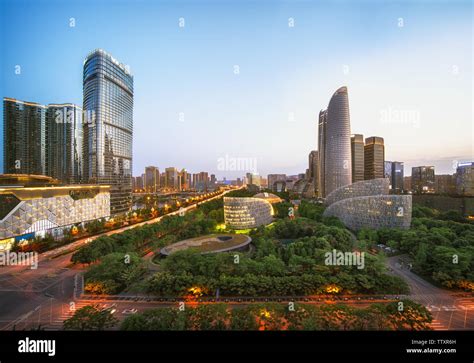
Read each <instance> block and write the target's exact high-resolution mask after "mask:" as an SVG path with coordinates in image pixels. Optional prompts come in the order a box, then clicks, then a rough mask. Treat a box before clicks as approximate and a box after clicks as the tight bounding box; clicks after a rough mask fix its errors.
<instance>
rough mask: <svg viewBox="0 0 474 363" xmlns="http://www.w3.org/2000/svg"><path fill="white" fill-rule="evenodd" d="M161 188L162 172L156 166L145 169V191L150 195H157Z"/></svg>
mask: <svg viewBox="0 0 474 363" xmlns="http://www.w3.org/2000/svg"><path fill="white" fill-rule="evenodd" d="M159 187H160V170H159V169H158V168H157V167H156V166H147V167H146V168H145V190H146V191H147V192H148V193H156V192H157V191H158V189H159Z"/></svg>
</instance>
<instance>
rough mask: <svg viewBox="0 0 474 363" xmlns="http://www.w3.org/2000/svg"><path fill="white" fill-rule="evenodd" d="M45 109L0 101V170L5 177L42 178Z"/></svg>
mask: <svg viewBox="0 0 474 363" xmlns="http://www.w3.org/2000/svg"><path fill="white" fill-rule="evenodd" d="M45 120H46V106H44V105H40V104H38V103H34V102H24V101H19V100H16V99H14V98H8V97H5V98H4V99H3V137H4V139H3V168H4V173H6V174H36V175H46V122H45Z"/></svg>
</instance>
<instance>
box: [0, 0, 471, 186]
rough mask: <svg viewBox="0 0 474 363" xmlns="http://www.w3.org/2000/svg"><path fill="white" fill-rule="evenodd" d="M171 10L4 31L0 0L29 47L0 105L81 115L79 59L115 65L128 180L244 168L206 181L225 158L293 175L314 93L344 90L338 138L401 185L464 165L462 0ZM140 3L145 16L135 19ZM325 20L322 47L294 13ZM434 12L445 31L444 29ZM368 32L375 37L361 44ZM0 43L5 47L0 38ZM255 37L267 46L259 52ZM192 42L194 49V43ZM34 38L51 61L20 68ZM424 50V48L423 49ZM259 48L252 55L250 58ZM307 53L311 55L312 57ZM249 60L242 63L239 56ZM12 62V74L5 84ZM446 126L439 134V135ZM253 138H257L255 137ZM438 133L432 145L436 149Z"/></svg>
mask: <svg viewBox="0 0 474 363" xmlns="http://www.w3.org/2000/svg"><path fill="white" fill-rule="evenodd" d="M24 3H25V4H28V6H31V7H33V8H35V7H36V6H38V5H36V4H35V3H32V2H28V1H25V2H24ZM182 4H183V7H182V9H181V10H179V11H178V10H176V8H175V7H174V8H173V7H171V6H168V5H167V4H166V3H164V4H161V3H158V4H156V3H149V2H146V1H145V2H143V4H141V5H142V6H141V7H140V11H138V8H137V9H135V7H134V6H131V7H127V11H126V14H125V12H124V10H123V9H121V8H120V6H118V5H117V3H116V2H108V3H107V6H106V5H105V4H99V5H94V6H95V10H96V11H95V12H93V14H88V16H87V17H86V16H84V15H85V14H84V11H85V10H84V9H82V8H81V7H80V6H79V5H78V3H75V2H72V3H71V4H68V7H67V9H66V8H63V7H61V6H53V4H52V3H48V4H47V6H45V7H39V8H38V9H37V10H38V12H44V11H50V12H53V13H54V14H55V15H56V16H55V17H54V18H55V19H57V21H56V22H55V21H53V22H51V23H50V24H48V25H46V24H43V23H42V22H39V21H38V20H37V19H34V18H33V17H32V15H28V17H27V19H25V22H18V23H16V22H15V19H16V18H17V17H18V16H20V14H17V13H16V12H15V6H14V5H13V3H11V2H3V3H2V5H1V6H2V10H3V11H2V14H4V15H3V16H4V17H5V24H7V25H8V26H5V27H4V28H2V35H3V37H4V39H13V38H15V39H23V37H24V36H26V35H28V37H29V38H31V37H32V36H33V37H34V39H31V40H32V42H31V44H30V45H29V47H28V49H24V48H22V47H20V46H19V45H18V44H11V47H10V46H9V47H6V48H5V49H4V50H3V53H4V57H2V58H3V62H4V65H5V66H4V67H2V79H3V80H4V82H2V85H3V88H2V95H3V97H12V98H16V99H19V100H23V101H30V102H37V103H40V104H48V103H74V104H78V105H82V97H81V95H82V87H81V86H82V82H81V75H82V72H81V68H82V60H84V58H85V57H86V55H87V54H88V53H89V52H90V51H92V50H93V49H95V48H103V49H105V50H106V51H108V52H110V53H111V54H113V55H114V56H115V57H117V58H118V59H120V60H121V61H122V62H124V63H126V64H129V65H130V68H131V71H132V73H133V74H134V76H135V89H136V92H135V97H134V101H135V105H134V106H135V107H134V126H135V127H134V150H133V158H134V165H133V172H132V174H133V175H140V173H141V172H140V171H141V170H144V168H145V166H147V165H157V166H159V167H161V168H164V167H167V166H170V165H183V166H186V167H187V168H188V169H189V170H194V171H198V170H206V171H208V172H209V173H213V174H216V176H217V177H218V178H222V177H227V178H228V179H235V178H236V177H241V176H243V175H244V174H245V173H246V172H247V170H238V171H232V170H227V171H222V170H219V168H218V159H219V158H223V157H226V155H228V156H230V157H235V158H249V159H255V160H256V162H257V168H256V169H257V170H256V171H257V172H258V173H259V174H260V175H263V176H265V175H268V174H271V173H286V174H298V173H301V172H302V171H304V170H305V168H306V163H305V160H306V157H307V153H308V150H313V149H315V148H316V147H315V145H316V138H317V119H318V113H319V111H320V110H321V109H324V108H325V107H326V106H327V99H328V94H330V93H331V92H333V90H335V89H338V88H339V87H342V86H347V88H348V90H349V93H350V95H349V105H350V121H351V133H354V134H357V133H361V134H364V136H365V137H370V136H374V135H378V136H381V137H384V139H385V145H386V156H385V158H386V159H387V160H400V161H403V162H404V165H405V168H406V175H409V174H410V171H411V167H413V166H419V165H434V166H435V169H436V172H437V173H439V174H446V173H451V174H452V173H454V172H455V166H456V163H457V162H458V161H466V160H471V159H472V137H471V136H472V132H470V131H472V125H471V120H472V110H471V105H470V100H471V99H472V90H471V85H470V83H469V79H470V75H471V74H472V69H471V65H470V63H469V59H471V58H472V55H471V54H469V46H466V45H467V42H468V41H469V39H470V35H469V32H466V31H465V30H466V28H467V27H469V26H470V18H469V16H468V15H469V14H468V13H469V12H466V11H465V10H466V9H469V3H468V2H459V3H455V4H454V6H453V5H451V6H450V7H447V6H443V4H442V3H440V4H437V5H436V6H433V7H430V8H429V9H425V10H423V7H422V6H421V4H417V3H413V4H399V5H398V6H395V5H393V6H385V7H383V8H378V7H377V6H376V5H374V4H371V6H370V7H369V6H367V8H368V9H365V7H364V5H363V4H358V7H357V6H355V5H351V4H346V3H344V4H343V5H341V8H340V9H339V8H336V7H335V5H334V4H330V5H329V6H328V4H325V5H326V6H324V7H322V9H318V6H317V4H312V3H311V4H302V3H296V4H288V3H285V2H276V4H277V5H278V6H275V4H272V7H271V9H272V11H271V12H266V10H267V7H269V5H265V4H255V9H254V10H255V12H254V13H248V12H246V11H244V10H239V9H235V7H231V6H230V5H224V4H213V5H212V6H211V5H210V4H206V5H205V6H203V10H201V11H200V12H196V11H194V10H196V9H195V8H194V7H193V6H192V4H190V3H187V2H183V3H182ZM143 5H144V6H145V7H146V8H147V7H148V8H147V9H148V10H149V12H148V13H149V15H144V14H147V12H143ZM191 9H192V10H193V13H192V15H191ZM205 10H210V12H209V14H206V13H205ZM319 10H321V11H319ZM336 10H338V11H340V18H341V19H344V20H345V21H346V24H345V25H344V27H342V29H334V34H333V35H332V37H331V40H332V43H334V44H332V43H331V44H328V42H327V40H326V39H325V38H324V36H323V34H324V33H323V32H322V26H323V25H327V21H321V22H320V23H319V24H318V22H317V21H311V19H310V17H309V16H308V15H306V14H305V12H309V13H311V14H312V15H313V16H316V15H317V16H318V17H319V16H322V14H325V15H326V16H327V15H334V14H335V13H336ZM354 10H358V11H356V12H355V14H357V15H356V16H355V15H353V14H354ZM363 10H367V11H368V12H367V14H365V13H364V14H362V13H363ZM105 11H107V14H108V16H109V17H112V18H113V19H115V20H117V22H116V23H117V24H118V23H121V19H123V17H125V16H128V18H127V19H128V23H126V24H129V28H127V29H128V30H129V31H128V32H124V33H123V37H122V38H121V37H113V36H110V33H111V32H114V31H117V29H118V28H116V26H114V25H111V26H110V27H109V28H104V27H102V26H101V23H100V22H96V23H94V19H96V17H100V16H101V14H103V12H105ZM229 11H237V13H236V14H233V17H232V19H231V20H230V21H231V22H230V23H229V24H227V23H226V21H225V20H224V18H225V14H227V12H229ZM247 11H248V10H247ZM351 11H352V13H351ZM38 12H31V13H30V14H32V13H35V14H37V13H38ZM138 12H139V14H140V17H139V16H138ZM350 13H351V14H352V15H350ZM448 13H449V14H450V15H451V16H450V17H449V19H450V20H446V19H447V17H446V15H447V14H448ZM187 14H190V15H189V16H188V15H187ZM196 14H200V16H197V15H196ZM74 15H75V16H74ZM403 15H405V16H403ZM154 16H155V17H156V19H155V18H153V17H154ZM206 16H212V19H213V22H209V21H207V22H206ZM370 16H375V18H372V23H369V25H367V23H365V22H359V20H360V19H363V18H365V17H367V18H369V17H370ZM29 17H31V19H30V18H29ZM290 18H291V19H293V25H294V26H293V27H291V26H290V21H289V20H290ZM239 19H240V20H242V19H245V21H246V22H247V23H248V24H251V25H253V26H249V28H252V29H247V28H246V29H244V30H242V29H241V28H239V29H240V30H239V32H236V31H235V29H233V27H234V25H236V24H235V23H236V22H239ZM317 19H319V18H316V20H317ZM441 19H443V21H445V22H446V21H448V22H449V23H448V26H447V27H445V28H442V27H440V28H438V27H435V26H434V25H433V24H437V21H438V20H441ZM30 20H31V21H30ZM72 20H74V22H73V23H74V26H71V25H72V24H73V23H72ZM139 20H140V22H143V25H141V24H138V21H139ZM152 20H156V24H157V25H156V26H155V25H153V21H152ZM182 21H184V27H180V24H182ZM20 23H21V24H22V25H21V26H20V25H17V24H20ZM110 23H111V24H114V23H115V22H110ZM24 24H26V25H24ZM362 24H365V25H362ZM430 24H431V25H430ZM400 25H402V26H400ZM143 27H146V28H147V32H145V33H143V40H142V41H141V42H135V37H136V36H137V34H138V32H140V29H143ZM374 27H377V29H378V30H379V33H378V34H372V33H373V32H372V30H373V28H374ZM267 28H268V29H267ZM348 29H350V30H351V32H349V33H348V32H347V30H348ZM98 30H101V31H100V32H98ZM216 30H219V34H218V35H217V34H216ZM428 30H429V31H428ZM430 31H432V32H431V33H430ZM13 32H14V33H15V37H13V36H12V37H10V36H9V35H10V34H12V33H13ZM102 32H103V34H102ZM267 32H272V34H274V38H275V39H278V42H276V41H272V42H270V43H267V42H265V40H266V35H265V34H267ZM291 32H294V33H297V36H295V35H294V34H293V35H292V33H291ZM92 33H93V34H94V38H93V39H96V40H95V41H91V34H92ZM254 33H255V34H256V36H255V39H252V38H251V37H250V35H252V34H254ZM32 34H33V35H32ZM140 34H141V33H140ZM314 34H316V35H317V36H316V37H314V36H313V35H314ZM359 36H360V37H362V38H364V40H363V41H360V40H358V37H359ZM200 37H203V39H205V42H204V41H203V42H202V43H200V42H199V41H197V40H199V39H200ZM313 38H315V39H316V40H314V39H313ZM40 39H43V40H48V39H49V40H50V41H49V42H48V46H50V47H52V48H53V49H52V50H53V52H54V53H55V54H56V56H54V57H51V58H48V59H47V60H41V59H39V60H38V59H29V58H31V57H30V54H31V52H34V51H35V49H36V50H38V49H39V48H36V47H41V42H38V44H36V42H34V41H33V40H38V41H39V40H40ZM434 39H436V44H434V43H433V45H428V44H429V43H431V42H430V40H434ZM66 40H70V41H71V42H72V43H73V44H72V45H68V44H67V43H65V42H64V41H66ZM149 40H155V42H156V44H159V45H162V47H161V48H160V47H159V46H157V47H154V46H148V45H147V44H155V42H153V41H152V42H148V41H149ZM228 40H232V41H231V42H230V43H229V42H228ZM310 40H311V43H308V42H309V41H310ZM262 41H263V42H264V44H265V45H264V46H263V49H261V50H259V49H258V47H257V48H255V47H253V46H255V45H257V44H258V43H259V42H262ZM305 42H306V43H305ZM12 43H14V42H12ZM20 43H21V42H20ZM171 43H173V44H171ZM204 43H205V44H204ZM247 43H248V44H247ZM232 44H233V45H234V46H232ZM309 44H311V47H308V45H309ZM420 44H424V45H423V46H420ZM460 44H463V45H464V46H457V45H460ZM200 45H202V47H200ZM317 46H319V47H322V48H324V49H325V53H324V57H322V54H321V52H318V51H317V49H318V47H317ZM415 46H417V47H422V49H421V51H416V50H415V49H416V48H415ZM216 47H217V48H216ZM249 47H250V48H249ZM314 47H316V50H314V49H313V48H314ZM234 48H235V49H234ZM160 49H163V50H165V52H166V53H163V52H162V53H160ZM215 49H222V54H221V53H218V54H217V55H216V57H213V58H215V59H210V57H209V56H208V55H209V54H214V53H210V52H211V51H212V52H213V51H214V50H215ZM251 49H254V50H255V52H254V53H255V54H253V53H249V50H251ZM38 51H39V50H38ZM165 54H166V55H165ZM224 54H227V55H224ZM273 54H280V55H281V56H282V59H281V60H277V59H275V57H272V55H273ZM188 57H192V58H193V60H192V61H190V60H189V59H187V58H188ZM256 58H258V59H256ZM17 65H19V66H20V67H21V71H20V74H15V70H16V68H15V67H16V66H17ZM235 66H237V68H236V67H235ZM171 67H172V70H170V69H171ZM237 71H238V72H237ZM236 72H237V73H238V74H237V73H236ZM414 74H415V75H418V76H419V77H413V75H414ZM272 80H273V81H272ZM268 82H270V83H268ZM268 85H273V86H272V87H267V86H268ZM435 85H436V87H435ZM438 85H439V87H438ZM262 86H264V87H265V92H261V91H262V90H261V88H260V87H262ZM380 90H382V92H381V91H380ZM453 91H455V92H453ZM2 107H3V105H2ZM150 120H152V121H150ZM446 120H449V124H450V125H451V126H452V127H449V128H446V127H445V126H446ZM236 125H238V126H239V127H236ZM2 126H3V125H2ZM460 130H461V132H460ZM230 132H231V134H230V135H229V133H230ZM263 133H265V134H266V135H270V137H261V135H262V134H263ZM440 135H443V140H444V141H445V145H446V147H443V148H442V149H440V148H439V137H440ZM180 139H181V140H183V141H182V142H180V143H177V142H176V140H180ZM208 140H212V142H209V141H208ZM150 145H153V150H152V151H151V152H150ZM274 145H281V147H275V146H274ZM272 146H273V147H272ZM2 149H3V148H2ZM193 150H199V158H195V157H192V158H190V155H192V153H193ZM1 159H2V160H3V157H2V158H1Z"/></svg>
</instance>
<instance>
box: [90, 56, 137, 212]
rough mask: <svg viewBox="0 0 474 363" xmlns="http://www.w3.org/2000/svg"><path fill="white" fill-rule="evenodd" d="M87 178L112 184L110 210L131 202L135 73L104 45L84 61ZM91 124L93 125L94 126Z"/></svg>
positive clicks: (121, 209) (125, 207)
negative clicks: (87, 124) (87, 123)
mask: <svg viewBox="0 0 474 363" xmlns="http://www.w3.org/2000/svg"><path fill="white" fill-rule="evenodd" d="M83 102H84V104H83V110H84V112H85V114H86V115H87V117H88V119H89V120H92V121H89V124H90V125H89V127H84V178H85V180H86V181H87V182H88V183H94V184H105V185H110V186H111V188H110V207H111V211H110V212H111V214H112V215H115V214H121V213H125V212H127V211H129V210H130V208H131V206H132V180H131V177H132V143H133V76H132V74H131V73H130V71H129V70H128V68H127V67H126V66H125V65H123V64H122V63H119V62H118V61H117V60H116V59H115V58H114V57H112V56H111V55H110V54H108V53H107V52H105V51H103V50H102V49H98V50H94V51H93V52H91V53H90V54H89V55H88V56H87V57H86V59H85V61H84V74H83ZM91 125H92V126H91Z"/></svg>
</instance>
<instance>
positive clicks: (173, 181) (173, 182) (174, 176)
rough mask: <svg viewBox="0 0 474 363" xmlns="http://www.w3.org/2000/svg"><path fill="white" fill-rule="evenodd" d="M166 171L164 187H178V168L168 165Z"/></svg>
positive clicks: (175, 188)
mask: <svg viewBox="0 0 474 363" xmlns="http://www.w3.org/2000/svg"><path fill="white" fill-rule="evenodd" d="M165 173H166V184H165V186H166V188H168V189H174V190H177V189H178V170H177V169H176V168H175V167H169V168H166V169H165Z"/></svg>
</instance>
